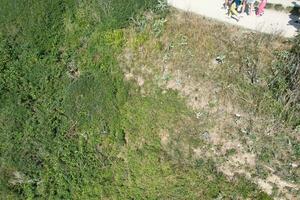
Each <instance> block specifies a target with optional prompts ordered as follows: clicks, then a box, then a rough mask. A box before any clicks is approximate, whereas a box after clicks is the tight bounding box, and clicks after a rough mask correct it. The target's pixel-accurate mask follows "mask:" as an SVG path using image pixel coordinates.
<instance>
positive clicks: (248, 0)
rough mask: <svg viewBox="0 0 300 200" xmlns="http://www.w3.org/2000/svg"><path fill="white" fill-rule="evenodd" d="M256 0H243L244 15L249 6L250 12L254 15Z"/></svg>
mask: <svg viewBox="0 0 300 200" xmlns="http://www.w3.org/2000/svg"><path fill="white" fill-rule="evenodd" d="M255 1H256V0H243V6H242V12H241V14H242V15H243V14H244V13H245V10H246V7H248V8H247V9H248V14H249V15H254V3H255Z"/></svg>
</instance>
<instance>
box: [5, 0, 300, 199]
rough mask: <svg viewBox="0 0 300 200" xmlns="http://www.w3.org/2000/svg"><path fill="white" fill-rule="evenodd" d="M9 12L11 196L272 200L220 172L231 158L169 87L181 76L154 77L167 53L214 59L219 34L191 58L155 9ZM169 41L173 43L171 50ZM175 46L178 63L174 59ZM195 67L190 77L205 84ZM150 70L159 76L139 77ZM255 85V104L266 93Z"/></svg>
mask: <svg viewBox="0 0 300 200" xmlns="http://www.w3.org/2000/svg"><path fill="white" fill-rule="evenodd" d="M0 4H1V7H0V13H1V15H0V160H1V162H0V195H1V199H216V198H219V199H220V198H225V199H245V198H250V199H270V198H271V197H269V195H267V194H266V193H264V192H263V191H262V190H261V189H259V187H258V186H257V185H256V184H255V183H256V182H255V181H252V180H251V179H249V178H247V176H245V175H244V174H236V175H235V176H234V177H230V178H228V176H227V175H226V173H224V171H222V170H220V167H219V166H220V164H222V162H221V160H224V159H225V157H223V156H219V155H215V154H210V151H211V150H212V149H214V148H215V147H216V146H218V145H219V144H217V145H216V146H215V144H210V142H209V141H208V140H207V138H205V137H203V134H204V135H205V133H206V132H207V131H210V128H213V127H215V124H217V123H218V122H211V121H209V120H210V119H211V118H210V117H213V116H212V115H211V114H210V113H209V112H206V111H205V110H204V111H205V112H203V113H204V114H201V115H199V116H198V115H197V117H195V110H193V106H190V104H188V105H186V102H187V99H188V98H187V97H186V96H184V95H182V93H181V92H180V91H178V90H176V88H175V89H174V88H173V87H169V88H165V87H164V84H165V82H164V81H168V80H172V77H173V75H172V74H165V75H164V77H163V78H164V80H161V79H159V74H158V75H157V74H156V72H157V71H156V70H158V69H157V67H160V66H164V64H161V63H158V62H157V61H159V62H160V61H162V62H165V61H166V63H167V60H165V59H169V58H168V57H166V58H162V57H160V56H164V55H165V54H166V55H167V56H174V55H175V57H176V56H177V58H183V60H178V63H179V65H177V64H178V63H177V64H176V65H175V66H181V64H180V62H182V63H183V62H185V61H188V62H186V63H190V65H193V64H195V66H199V65H198V64H199V63H197V62H196V63H195V62H190V60H185V58H188V57H184V56H190V55H192V54H194V55H197V56H196V57H197V58H198V59H199V60H201V59H204V60H203V61H201V62H203V63H204V62H207V61H209V60H205V59H210V58H211V57H212V56H215V54H214V53H215V52H214V50H213V49H215V48H217V45H216V43H214V40H216V36H210V37H211V38H206V39H208V40H204V39H203V40H202V42H203V43H200V44H201V45H203V46H201V48H203V49H201V48H199V49H198V50H197V51H194V49H185V48H186V45H187V44H190V41H189V40H188V37H187V35H184V34H179V33H180V31H179V28H178V26H177V27H176V26H170V24H169V23H167V21H166V19H167V20H171V19H172V18H171V17H170V16H172V14H171V13H168V11H167V7H166V5H165V4H164V3H163V2H161V1H158V2H157V1H155V0H153V1H152V0H150V1H149V0H147V1H146V0H127V1H124V0H90V1H71V0H45V1H42V2H37V1H23V0H14V1H9V0H0ZM168 16H169V17H168ZM178 22H179V21H178ZM213 26H216V27H218V28H220V29H221V30H223V28H224V27H223V26H221V25H215V24H214V25H213ZM172 28H176V29H172ZM171 30H172V32H170V31H171ZM185 30H187V29H185ZM226 30H227V29H226ZM173 31H175V32H173ZM181 31H182V30H181ZM174 33H176V34H174ZM203 33H205V34H207V33H206V32H203ZM168 34H169V35H170V40H173V39H174V38H176V40H174V42H175V43H173V41H168V43H165V42H166V41H167V39H166V38H167V37H168ZM200 35H201V34H200ZM194 36H195V35H194ZM191 38H192V37H191ZM198 39H199V38H198ZM273 40H274V43H275V41H279V43H280V44H281V40H280V39H277V38H273V39H272V41H273ZM200 41H201V40H200ZM247 41H248V40H247ZM245 42H246V41H245ZM265 42H266V40H263V43H264V44H265ZM174 44H175V46H177V45H178V46H177V51H178V52H177V53H178V54H174V55H171V54H168V52H165V51H166V50H171V49H173V47H174ZM194 44H199V43H194ZM226 44H228V45H229V44H231V43H230V42H228V43H226ZM253 44H254V42H252V43H251V45H253ZM218 48H221V49H218ZM218 48H217V49H218V50H219V51H220V52H221V51H222V52H225V51H226V49H225V46H220V47H218ZM223 48H224V49H223ZM240 48H242V47H240ZM128 49H131V50H132V51H134V53H135V54H132V52H130V51H129V52H128ZM279 49H280V48H279ZM272 50H273V49H272ZM180 51H181V52H180ZM183 52H184V53H188V54H183ZM204 52H208V53H210V56H211V57H209V56H207V55H206V54H205V53H204ZM246 53H247V52H244V51H241V54H246ZM133 55H134V56H133ZM297 55H298V54H297ZM140 56H141V57H140ZM143 56H144V57H143ZM157 56H159V57H157ZM132 57H134V59H133V60H132ZM129 58H130V59H129ZM128 59H129V60H130V61H128ZM199 60H198V61H199ZM270 60H271V58H269V59H267V60H266V61H264V62H265V63H269V61H270ZM132 61H134V62H133V63H132ZM233 61H234V60H233ZM233 61H232V62H233ZM148 62H150V63H151V64H150V65H149V63H148ZM174 62H175V61H174ZM251 62H252V61H251ZM149 66H150V68H149ZM195 66H190V67H191V68H188V70H191V71H190V73H193V74H194V75H197V77H205V73H208V72H207V71H202V72H200V74H197V73H198V72H199V69H198V68H196V67H195ZM226 66H227V65H226ZM229 66H230V65H229V64H228V66H227V67H229ZM225 69H230V68H225ZM128 70H129V73H128ZM136 70H137V71H136ZM147 70H150V71H151V70H152V71H153V72H155V73H153V74H148V77H144V76H143V75H142V74H140V73H143V72H147ZM193 70H195V71H193ZM175 71H176V70H175ZM136 72H138V73H136ZM225 72H226V73H230V72H229V71H226V70H225ZM201 73H204V74H201ZM175 76H176V75H175ZM213 78H214V79H213V80H222V81H224V83H225V82H226V81H230V80H231V79H219V77H218V74H214V75H213ZM240 78H241V77H240ZM129 79H134V80H136V81H128V80H129ZM239 80H240V79H239ZM277 80H279V79H277ZM157 83H158V84H157ZM226 83H227V82H226ZM235 83H236V84H237V83H239V82H235ZM243 87H244V85H243ZM245 87H247V88H249V90H250V93H249V91H248V90H247V91H245V93H244V94H245V95H247V94H251V95H252V93H251V91H253V90H255V89H257V88H252V87H250V86H249V87H248V84H246V86H245ZM260 91H261V90H260ZM276 91H279V90H276ZM281 91H282V90H281ZM272 94H277V93H276V92H275V91H274V93H272ZM278 94H279V93H278ZM270 95H271V93H270ZM258 96H259V95H258ZM274 96H276V95H274ZM274 99H275V98H272V99H271V100H272V102H277V101H276V100H274ZM273 100H274V101H273ZM268 105H269V104H268ZM211 107H213V105H212V104H211ZM265 108H266V109H267V107H264V109H262V110H264V111H265V110H266V109H265ZM247 109H251V107H250V108H249V107H248V108H247ZM272 109H273V107H272ZM260 114H265V112H261V113H260ZM199 119H200V120H202V121H199ZM293 119H294V118H293ZM292 121H293V123H294V122H295V120H292ZM276 139H277V138H276ZM275 144H278V143H275ZM296 144H298V143H296ZM280 145H281V143H280ZM282 145H284V144H282ZM219 146H220V145H219ZM280 147H281V146H280ZM200 148H202V149H207V152H206V153H205V152H203V154H202V152H200V151H197V149H200ZM260 148H261V146H259V145H258V147H257V148H256V147H255V149H260ZM288 150H289V149H288ZM237 151H238V153H239V150H237ZM269 151H270V149H268V148H267V149H266V155H262V160H264V159H265V158H266V157H267V158H269V157H270V156H272V153H270V152H269ZM195 152H196V154H195ZM197 152H198V153H197ZM235 152H236V150H232V151H226V153H227V154H226V155H233V154H235ZM292 152H294V151H292ZM207 154H210V155H211V156H206V155H207ZM268 156H269V157H268ZM288 156H290V154H288ZM298 156H299V155H298ZM270 158H271V157H270ZM288 158H289V157H288ZM270 160H272V159H270ZM265 162H267V161H265ZM284 164H285V163H284ZM259 166H261V165H259ZM278 167H281V165H279V166H278ZM282 173H283V174H284V173H286V171H284V170H283V171H282ZM293 173H295V174H296V177H297V176H298V171H295V172H293ZM224 174H225V175H224ZM284 175H285V174H284Z"/></svg>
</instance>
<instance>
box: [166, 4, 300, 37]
mask: <svg viewBox="0 0 300 200" xmlns="http://www.w3.org/2000/svg"><path fill="white" fill-rule="evenodd" d="M223 2H224V1H223V0H168V4H169V5H171V6H173V7H175V8H178V9H181V10H184V11H188V12H193V13H196V14H199V15H202V16H206V17H209V18H212V19H216V20H218V21H222V22H226V23H230V24H234V25H238V26H242V27H244V28H247V29H251V30H255V31H259V32H263V33H269V34H280V35H282V36H284V37H294V36H296V35H297V34H298V33H299V30H300V23H299V21H300V20H299V17H297V16H294V15H291V14H289V13H285V12H279V11H275V10H266V11H265V14H264V15H263V16H261V17H256V16H244V17H242V18H241V19H240V21H239V22H237V21H236V20H234V19H233V18H229V17H228V16H227V15H226V13H227V11H226V10H224V9H222V4H223Z"/></svg>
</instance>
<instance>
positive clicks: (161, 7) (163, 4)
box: [155, 0, 168, 14]
mask: <svg viewBox="0 0 300 200" xmlns="http://www.w3.org/2000/svg"><path fill="white" fill-rule="evenodd" d="M167 10H168V3H167V1H166V0H158V3H157V5H156V6H155V11H156V12H157V13H159V14H162V13H165V12H166V11H167Z"/></svg>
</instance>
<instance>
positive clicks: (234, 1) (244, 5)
mask: <svg viewBox="0 0 300 200" xmlns="http://www.w3.org/2000/svg"><path fill="white" fill-rule="evenodd" d="M255 2H256V0H225V3H224V9H226V10H228V16H229V17H233V18H234V19H236V20H237V21H239V20H240V18H241V16H243V15H245V13H246V12H245V11H246V9H247V11H248V15H256V16H262V15H263V14H264V10H265V7H266V5H267V0H260V3H259V6H258V8H257V10H256V11H255V10H254V3H255Z"/></svg>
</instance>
